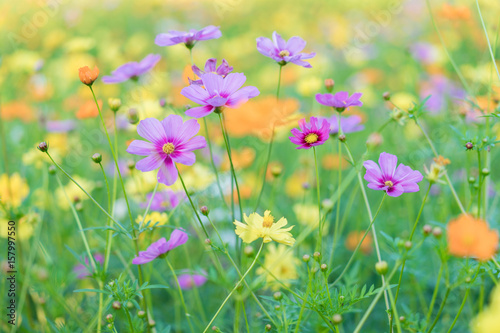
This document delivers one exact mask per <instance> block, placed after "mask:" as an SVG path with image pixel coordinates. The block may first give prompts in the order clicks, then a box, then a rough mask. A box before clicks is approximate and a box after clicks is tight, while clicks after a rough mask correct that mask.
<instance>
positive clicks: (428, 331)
mask: <svg viewBox="0 0 500 333" xmlns="http://www.w3.org/2000/svg"><path fill="white" fill-rule="evenodd" d="M450 291H451V288H450V287H446V293H445V294H444V298H443V302H442V303H441V306H440V307H439V310H438V313H437V315H436V318H435V319H434V321H433V322H432V325H431V327H430V328H429V329H428V330H427V333H430V332H432V330H433V329H434V326H436V324H437V322H438V320H439V317H440V316H441V312H443V309H444V306H445V304H446V300H447V299H448V295H449V294H450Z"/></svg>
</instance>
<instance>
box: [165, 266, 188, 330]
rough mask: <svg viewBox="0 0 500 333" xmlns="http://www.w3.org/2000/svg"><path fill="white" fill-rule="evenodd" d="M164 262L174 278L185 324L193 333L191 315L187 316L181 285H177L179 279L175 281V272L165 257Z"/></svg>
mask: <svg viewBox="0 0 500 333" xmlns="http://www.w3.org/2000/svg"><path fill="white" fill-rule="evenodd" d="M165 261H166V262H167V265H168V267H169V268H170V271H171V272H172V275H173V277H174V280H175V284H176V286H177V291H178V292H179V298H180V300H181V304H182V307H183V308H184V314H185V315H186V319H187V322H188V324H189V328H190V329H191V332H192V333H193V332H194V328H193V324H192V323H191V315H190V314H189V312H188V309H187V306H186V302H185V301H184V296H183V294H182V288H181V285H180V284H179V279H177V274H175V270H174V268H173V267H172V264H171V263H170V261H169V260H168V258H167V257H165Z"/></svg>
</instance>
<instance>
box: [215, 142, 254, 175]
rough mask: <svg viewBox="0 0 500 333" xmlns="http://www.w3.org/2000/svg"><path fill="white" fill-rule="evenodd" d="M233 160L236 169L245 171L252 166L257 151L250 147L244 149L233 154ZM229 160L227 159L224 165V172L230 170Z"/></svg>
mask: <svg viewBox="0 0 500 333" xmlns="http://www.w3.org/2000/svg"><path fill="white" fill-rule="evenodd" d="M231 159H232V161H233V166H234V168H235V169H245V168H248V167H249V166H251V165H252V163H253V161H254V160H255V150H254V149H253V148H250V147H242V148H240V149H238V150H234V151H233V152H231ZM229 168H230V163H229V158H225V159H224V162H223V163H222V169H223V170H229Z"/></svg>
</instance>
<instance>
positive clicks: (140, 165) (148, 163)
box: [135, 153, 165, 172]
mask: <svg viewBox="0 0 500 333" xmlns="http://www.w3.org/2000/svg"><path fill="white" fill-rule="evenodd" d="M164 159H165V157H164V156H162V155H160V154H158V153H154V154H152V155H149V156H148V157H146V158H143V159H142V160H140V161H139V162H137V163H136V164H135V168H136V169H137V170H140V171H142V172H148V171H153V170H156V169H158V168H159V167H160V166H161V165H162V163H163V160H164Z"/></svg>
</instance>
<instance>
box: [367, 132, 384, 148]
mask: <svg viewBox="0 0 500 333" xmlns="http://www.w3.org/2000/svg"><path fill="white" fill-rule="evenodd" d="M383 142H384V138H383V137H382V135H381V134H380V133H378V132H373V133H372V134H370V135H369V136H368V139H367V140H366V146H367V147H368V149H375V148H377V147H379V146H380V145H381V144H382V143H383Z"/></svg>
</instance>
